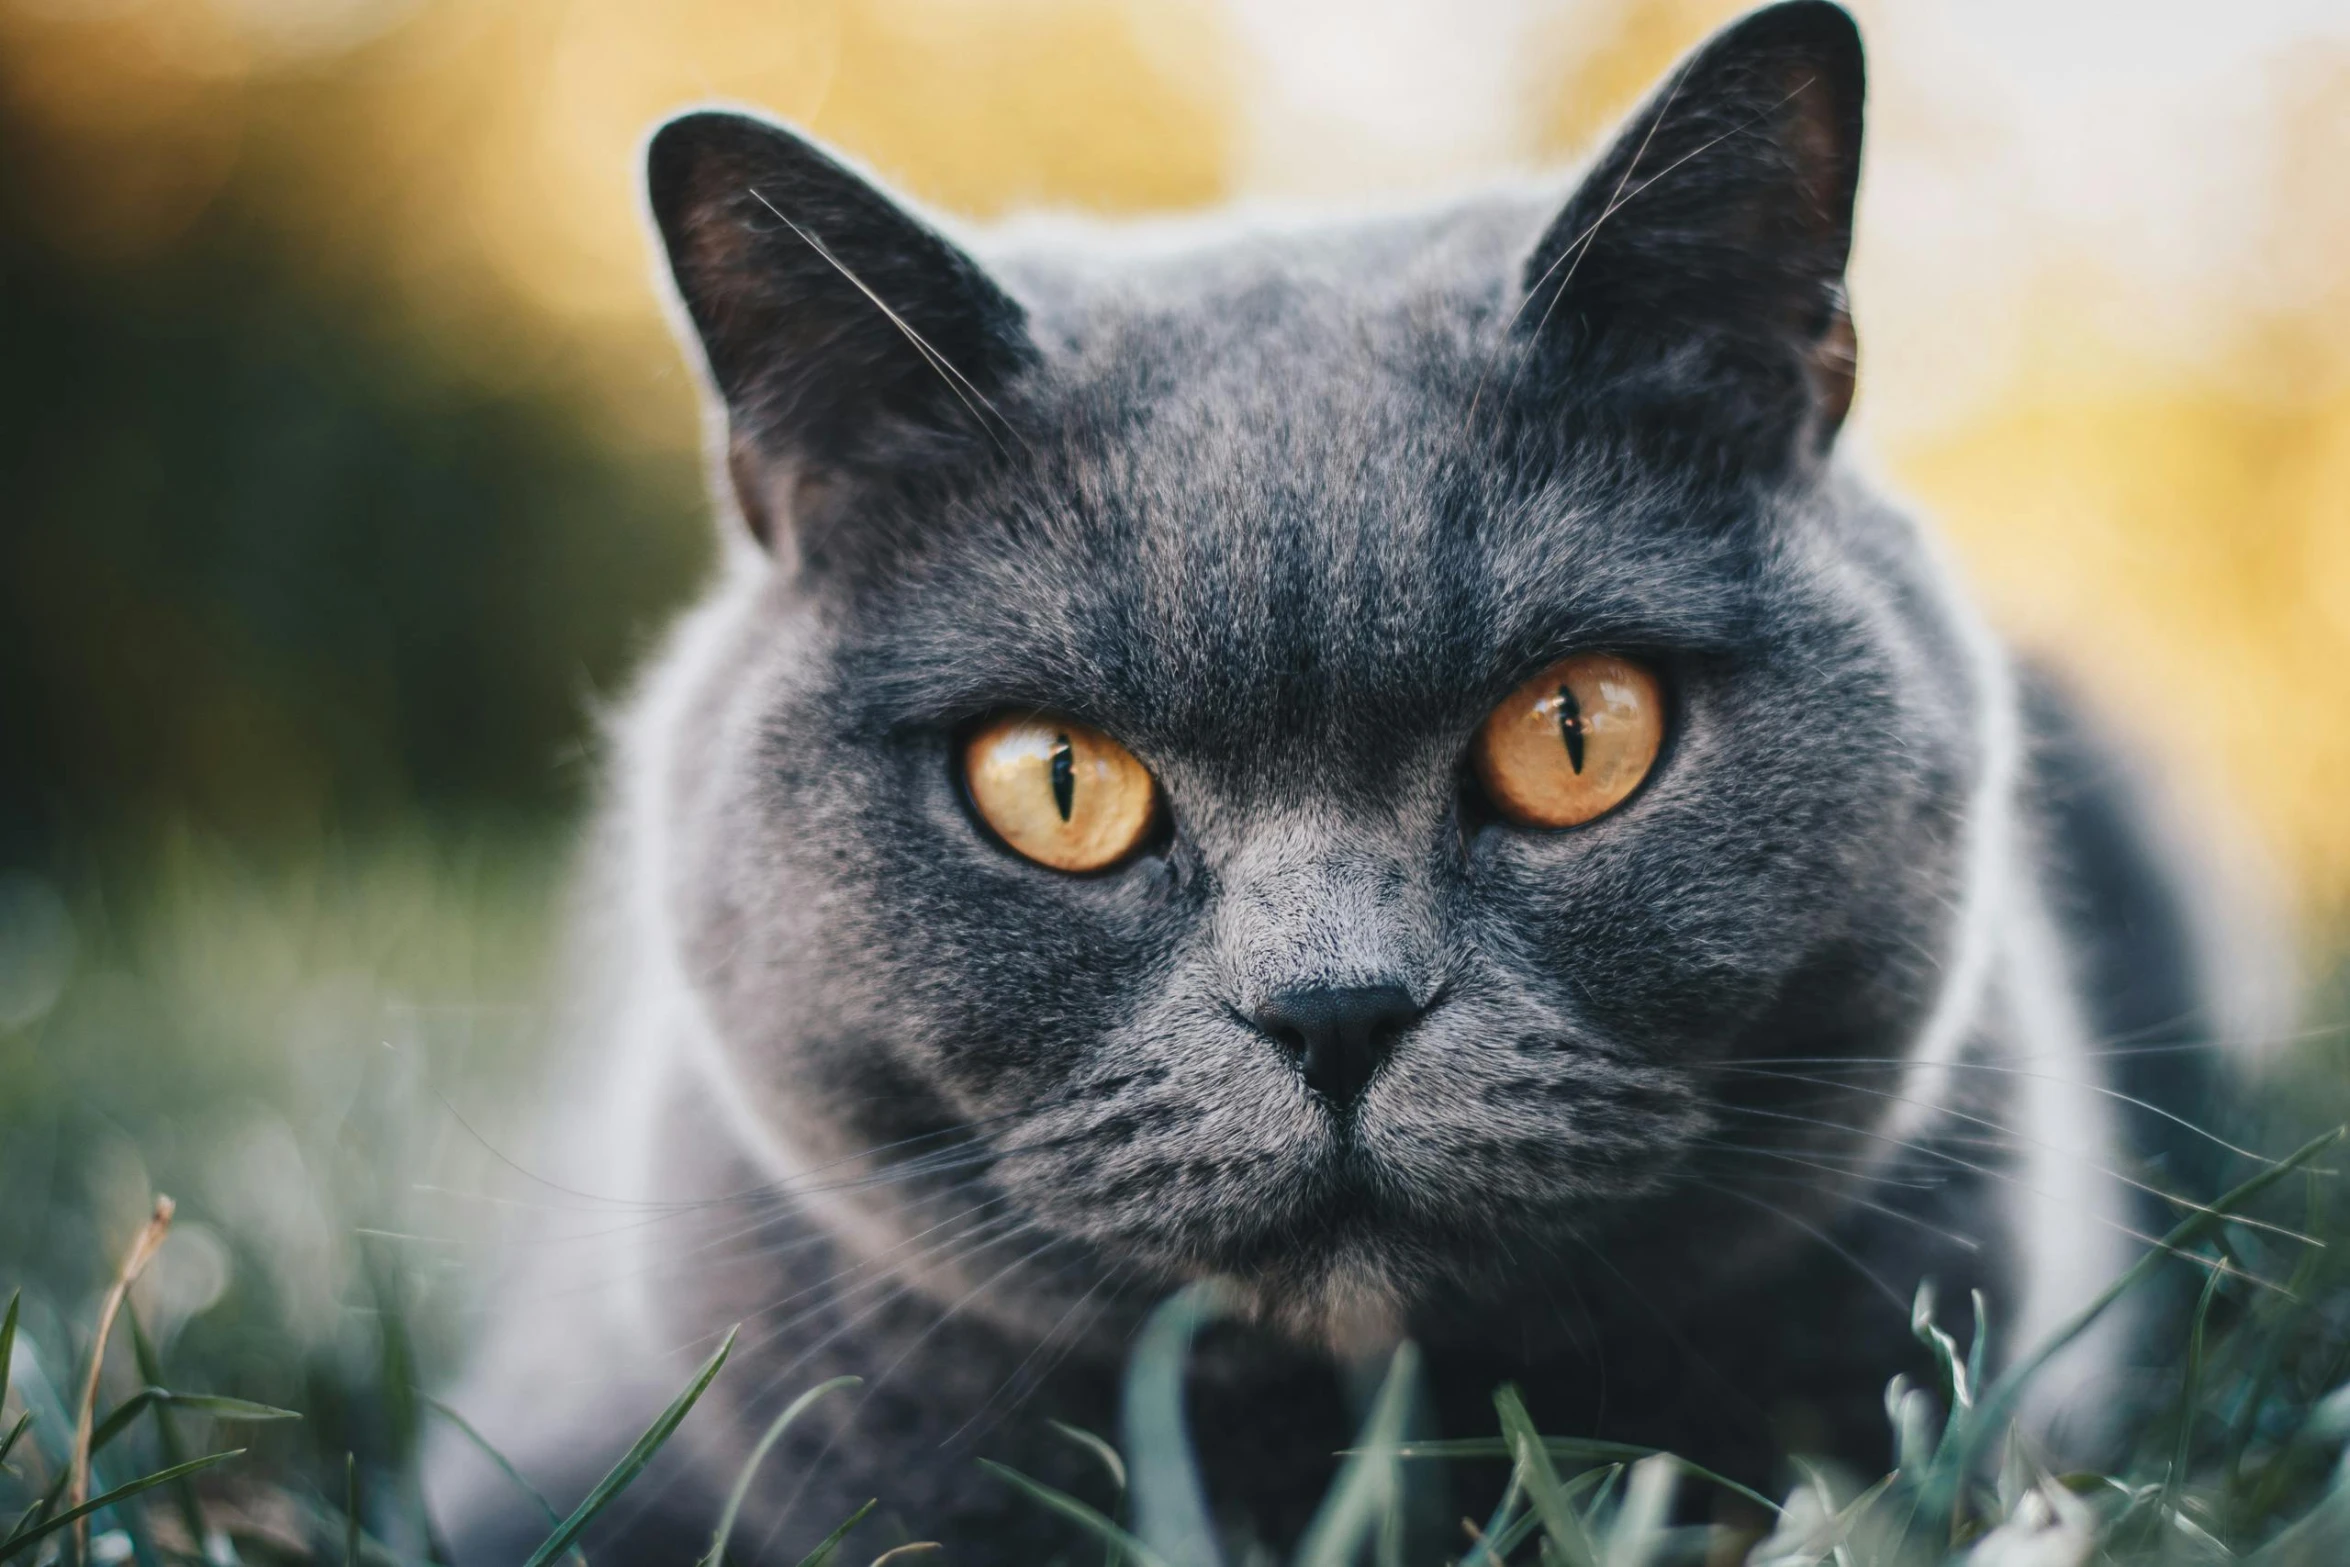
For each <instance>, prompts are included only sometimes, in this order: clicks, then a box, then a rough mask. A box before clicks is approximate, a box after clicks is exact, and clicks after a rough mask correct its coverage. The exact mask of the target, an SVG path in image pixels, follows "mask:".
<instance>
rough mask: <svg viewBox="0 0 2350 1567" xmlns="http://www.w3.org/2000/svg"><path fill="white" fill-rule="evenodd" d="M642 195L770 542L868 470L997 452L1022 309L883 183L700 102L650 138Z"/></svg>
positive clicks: (753, 521)
mask: <svg viewBox="0 0 2350 1567" xmlns="http://www.w3.org/2000/svg"><path fill="white" fill-rule="evenodd" d="M645 190H646V197H647V201H648V204H649V206H650V207H651V210H652V215H653V220H654V223H655V225H656V227H657V228H658V229H659V231H660V235H661V240H662V244H663V246H664V248H665V250H666V253H667V256H668V261H669V268H670V274H671V276H672V278H673V279H674V280H675V282H676V286H677V293H678V297H679V299H680V301H681V302H682V303H683V305H684V306H685V311H686V315H687V317H688V319H689V320H690V321H691V322H692V324H693V328H694V333H695V336H696V338H697V339H698V341H699V343H700V346H701V349H702V352H703V355H704V356H705V358H706V360H707V362H708V365H709V370H710V378H711V381H712V382H713V384H714V385H715V387H716V390H717V392H718V395H719V396H720V397H721V398H723V399H724V402H725V405H726V419H727V429H728V446H727V453H726V468H727V473H728V476H729V478H730V480H731V481H732V484H733V488H734V490H735V494H736V498H737V501H738V503H739V504H740V506H741V509H742V511H743V514H744V517H745V519H746V521H748V522H749V524H750V526H751V528H752V530H753V532H754V533H756V534H758V535H759V536H760V538H761V539H762V541H763V542H766V543H768V544H769V545H770V546H771V547H774V546H776V545H778V544H779V543H780V542H781V540H780V537H779V534H780V533H781V531H782V530H784V529H786V528H790V527H793V526H795V525H802V524H805V523H806V522H807V521H808V520H809V518H810V516H811V515H812V514H813V513H815V512H818V511H820V510H822V509H823V503H825V502H826V501H827V500H829V499H831V498H835V497H838V496H841V495H843V494H846V493H850V492H851V491H853V490H854V489H855V487H856V486H857V484H858V483H859V481H861V480H870V479H875V478H881V477H890V478H901V479H902V478H906V477H909V476H914V475H918V474H920V473H921V472H923V471H925V470H935V469H938V468H940V467H943V466H951V465H952V464H955V463H957V462H962V461H968V460H971V459H972V458H974V457H977V456H981V455H984V453H986V452H987V451H989V450H991V449H998V448H1000V447H1001V445H1002V443H1003V439H1004V430H1003V428H1002V423H1003V416H1002V414H1001V412H1000V411H999V410H998V407H997V398H998V397H999V395H1000V394H1001V393H1002V392H1003V391H1004V389H1005V388H1006V387H1007V386H1008V384H1009V383H1010V382H1011V381H1012V380H1013V379H1014V378H1016V377H1017V376H1018V375H1019V374H1020V372H1021V371H1022V370H1023V369H1024V368H1025V367H1026V366H1027V365H1029V364H1030V363H1031V362H1032V361H1033V358H1034V349H1033V346H1032V344H1031V342H1030V339H1029V337H1028V333H1027V327H1026V318H1025V314H1024V312H1023V311H1022V310H1021V308H1020V306H1019V304H1018V303H1017V302H1016V301H1014V300H1013V299H1012V298H1011V296H1010V295H1008V294H1007V293H1005V292H1004V290H1003V289H1002V288H1000V287H999V286H998V285H997V284H996V283H995V281H994V280H993V279H991V278H990V277H989V276H988V275H987V274H986V272H985V271H983V270H982V269H981V268H980V266H979V265H978V263H977V262H975V261H974V260H972V259H971V257H970V256H968V255H967V254H965V253H964V252H963V251H962V250H961V249H960V248H958V247H957V246H955V245H954V244H953V243H952V242H951V241H949V240H948V239H947V238H946V237H945V236H944V235H942V234H940V233H939V232H938V230H937V229H936V228H934V227H932V226H931V225H930V224H928V223H926V222H925V221H923V220H922V219H921V218H920V217H918V216H917V215H915V213H914V212H913V211H911V210H910V209H909V208H908V207H907V206H906V204H904V203H903V202H901V201H899V200H897V199H896V198H894V197H892V196H890V195H889V194H887V193H886V192H885V191H883V190H882V189H881V187H880V186H879V185H878V184H877V183H876V182H875V181H873V180H871V179H869V178H867V177H865V176H863V175H860V174H858V173H856V172H854V171H853V170H851V169H850V168H849V167H848V166H847V165H846V164H844V163H843V162H842V161H841V160H839V159H838V158H835V157H834V156H832V155H831V154H830V153H828V152H826V151H824V150H823V149H821V148H819V147H817V146H816V145H815V144H814V143H812V142H810V141H808V140H806V139H805V138H803V137H800V136H798V135H796V134H794V133H793V132H791V131H788V130H786V129H784V128H783V127H782V126H779V125H775V124H772V123H770V122H768V121H765V120H761V119H757V118H754V117H752V116H749V115H744V114H735V113H726V112H719V111H697V112H694V113H690V114H685V115H680V116H679V117H677V118H676V119H673V120H670V121H669V122H667V123H666V124H664V125H662V126H661V127H660V128H659V129H658V130H656V131H655V132H654V133H653V136H652V137H651V139H650V140H649V142H648V143H647V144H646V150H645ZM803 542H806V541H803Z"/></svg>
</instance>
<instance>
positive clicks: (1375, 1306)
mask: <svg viewBox="0 0 2350 1567" xmlns="http://www.w3.org/2000/svg"><path fill="white" fill-rule="evenodd" d="M1217 1283H1218V1284H1219V1285H1220V1286H1221V1287H1222V1290H1223V1293H1224V1295H1225V1298H1226V1300H1227V1301H1228V1302H1230V1303H1231V1305H1232V1306H1233V1308H1234V1310H1235V1311H1236V1312H1237V1314H1239V1315H1241V1316H1244V1317H1246V1318H1248V1319H1249V1320H1251V1321H1254V1322H1256V1323H1259V1324H1260V1325H1262V1326H1265V1327H1269V1328H1272V1329H1273V1330H1275V1331H1276V1332H1279V1333H1281V1334H1283V1335H1285V1336H1286V1337H1288V1338H1291V1339H1293V1340H1295V1341H1297V1342H1298V1343H1301V1344H1306V1345H1311V1346H1313V1347H1315V1348H1317V1349H1323V1350H1327V1351H1328V1352H1329V1353H1330V1354H1332V1355H1334V1356H1336V1357H1338V1358H1339V1359H1341V1360H1361V1359H1368V1358H1371V1357H1375V1356H1379V1355H1384V1354H1386V1353H1388V1352H1390V1351H1392V1350H1393V1349H1394V1348H1395V1346H1396V1345H1398V1344H1400V1343H1401V1342H1402V1341H1403V1339H1404V1336H1405V1333H1406V1322H1407V1321H1408V1317H1409V1312H1408V1309H1407V1305H1408V1303H1407V1302H1406V1301H1405V1300H1404V1298H1403V1296H1402V1294H1401V1293H1400V1292H1399V1291H1398V1290H1397V1289H1396V1287H1395V1281H1394V1276H1393V1274H1392V1273H1391V1272H1390V1271H1389V1270H1387V1269H1386V1268H1384V1267H1383V1266H1381V1265H1380V1263H1379V1262H1378V1260H1377V1259H1376V1258H1374V1257H1372V1256H1369V1255H1367V1254H1365V1253H1363V1252H1360V1251H1357V1250H1355V1249H1353V1248H1343V1249H1339V1250H1336V1251H1333V1252H1331V1253H1330V1254H1329V1255H1328V1257H1327V1260H1326V1261H1325V1262H1324V1263H1322V1265H1320V1266H1316V1267H1310V1268H1301V1269H1296V1270H1284V1271H1283V1272H1282V1273H1280V1274H1279V1275H1277V1276H1276V1275H1266V1274H1258V1275H1223V1276H1220V1277H1219V1278H1218V1280H1217Z"/></svg>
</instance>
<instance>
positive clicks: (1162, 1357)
mask: <svg viewBox="0 0 2350 1567" xmlns="http://www.w3.org/2000/svg"><path fill="white" fill-rule="evenodd" d="M1221 1301H1222V1297H1221V1296H1220V1295H1219V1294H1218V1293H1217V1290H1216V1288H1215V1286H1214V1284H1212V1283H1209V1282H1206V1281H1203V1282H1200V1283H1197V1284H1190V1285H1186V1286H1185V1287H1184V1288H1183V1289H1181V1290H1178V1291H1177V1292H1176V1293H1175V1294H1174V1295H1172V1296H1170V1297H1168V1299H1167V1300H1166V1301H1164V1302H1163V1303H1161V1304H1160V1305H1159V1307H1158V1308H1157V1309H1156V1310H1154V1311H1153V1312H1152V1313H1151V1314H1150V1317H1149V1319H1148V1320H1147V1321H1145V1322H1144V1323H1143V1326H1142V1332H1141V1334H1140V1335H1139V1336H1138V1337H1137V1339H1136V1341H1135V1345H1134V1354H1133V1356H1132V1357H1131V1358H1130V1359H1129V1360H1128V1361H1127V1363H1126V1386H1125V1393H1124V1396H1123V1398H1122V1399H1121V1400H1120V1404H1119V1412H1118V1424H1119V1432H1120V1435H1122V1436H1123V1437H1124V1438H1125V1440H1126V1461H1127V1465H1128V1469H1129V1474H1130V1476H1131V1479H1132V1482H1133V1483H1132V1486H1131V1488H1130V1489H1129V1491H1128V1495H1129V1496H1130V1498H1131V1499H1132V1501H1133V1504H1134V1530H1135V1533H1137V1534H1139V1535H1140V1536H1141V1537H1142V1538H1143V1539H1145V1540H1148V1541H1149V1542H1150V1544H1151V1549H1152V1550H1154V1551H1156V1552H1158V1553H1159V1555H1160V1556H1162V1557H1164V1558H1165V1559H1166V1560H1168V1561H1170V1562H1173V1563H1175V1564H1176V1567H1218V1564H1219V1563H1221V1562H1222V1560H1223V1554H1224V1553H1223V1552H1222V1550H1220V1549H1219V1548H1218V1546H1217V1544H1216V1526H1215V1523H1214V1521H1213V1520H1212V1519H1211V1518H1210V1516H1209V1514H1208V1499H1207V1493H1206V1490H1205V1489H1204V1488H1203V1487H1202V1486H1201V1484H1200V1477H1199V1464H1198V1462H1197V1460H1196V1459H1195V1458H1194V1457H1193V1454H1192V1446H1191V1432H1190V1426H1189V1422H1188V1421H1187V1420H1186V1419H1185V1418H1184V1413H1183V1370H1184V1366H1185V1364H1186V1363H1187V1362H1188V1361H1189V1360H1190V1358H1191V1341H1192V1337H1193V1335H1195V1334H1197V1333H1198V1332H1199V1330H1200V1329H1201V1328H1202V1327H1204V1326H1205V1325H1206V1324H1208V1323H1209V1322H1211V1321H1213V1320H1214V1319H1215V1318H1216V1317H1217V1316H1218V1315H1219V1314H1220V1313H1221V1311H1222V1304H1221Z"/></svg>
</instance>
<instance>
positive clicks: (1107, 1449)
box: [1045, 1419, 1126, 1567]
mask: <svg viewBox="0 0 2350 1567" xmlns="http://www.w3.org/2000/svg"><path fill="white" fill-rule="evenodd" d="M1045 1424H1046V1425H1048V1426H1051V1427H1052V1428H1053V1429H1054V1430H1055V1431H1058V1432H1059V1433H1060V1434H1061V1435H1063V1436H1065V1437H1067V1438H1068V1439H1069V1440H1070V1441H1072V1442H1074V1443H1076V1444H1077V1445H1078V1446H1079V1447H1082V1448H1084V1449H1085V1450H1086V1452H1088V1453H1090V1454H1092V1455H1093V1457H1094V1458H1095V1459H1096V1460H1097V1461H1098V1462H1099V1463H1100V1464H1101V1466H1102V1467H1103V1468H1104V1469H1107V1470H1108V1471H1109V1472H1110V1481H1111V1483H1112V1484H1114V1485H1115V1486H1116V1487H1117V1488H1118V1500H1117V1503H1116V1506H1117V1508H1118V1510H1119V1511H1121V1512H1123V1511H1125V1508H1126V1460H1125V1459H1123V1458H1120V1457H1119V1456H1118V1450H1117V1449H1116V1448H1114V1447H1112V1446H1111V1445H1110V1444H1109V1443H1108V1442H1105V1441H1103V1440H1102V1439H1101V1438H1100V1437H1098V1436H1096V1435H1094V1434H1093V1433H1092V1432H1091V1431H1088V1430H1086V1429H1085V1428H1084V1427H1083V1426H1073V1425H1071V1424H1069V1423H1068V1422H1067V1421H1065V1420H1051V1419H1048V1420H1046V1421H1045ZM1104 1549H1105V1550H1106V1551H1108V1553H1109V1554H1108V1555H1106V1556H1104V1557H1103V1558H1102V1564H1103V1567H1118V1548H1117V1547H1116V1546H1114V1545H1113V1546H1106V1547H1104Z"/></svg>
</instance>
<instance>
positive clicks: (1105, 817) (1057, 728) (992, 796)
mask: <svg viewBox="0 0 2350 1567" xmlns="http://www.w3.org/2000/svg"><path fill="white" fill-rule="evenodd" d="M963 784H964V788H965V789H966V790H967V791H969V793H970V796H971V807H972V809H973V810H975V811H977V812H978V813H979V818H980V820H981V821H984V822H985V823H987V825H988V826H989V827H990V828H991V829H993V830H994V832H995V835H996V836H997V837H999V838H1001V839H1003V841H1004V842H1005V843H1006V844H1008V845H1009V846H1010V847H1012V848H1013V849H1015V850H1017V851H1018V852H1019V853H1021V854H1023V855H1026V856H1027V857H1028V858H1029V859H1032V860H1034V861H1036V863H1037V864H1039V865H1049V866H1051V867H1052V868H1053V869H1054V870H1057V871H1069V872H1072V873H1076V872H1083V871H1098V870H1105V869H1107V868H1108V867H1110V866H1112V865H1115V864H1117V863H1118V862H1119V861H1120V860H1122V859H1124V858H1126V856H1127V855H1129V854H1131V853H1133V852H1134V850H1135V849H1136V848H1137V847H1138V846H1139V845H1140V844H1141V843H1142V840H1143V839H1144V838H1145V837H1147V836H1148V835H1149V833H1150V830H1151V826H1152V824H1153V823H1154V822H1155V821H1156V820H1157V817H1158V805H1159V790H1158V785H1157V784H1156V783H1155V782H1154V781H1153V780H1152V778H1151V775H1150V769H1149V768H1147V767H1144V766H1143V765H1142V763H1141V762H1140V761H1138V760H1136V758H1135V755H1134V753H1133V752H1132V751H1129V750H1127V749H1126V747H1124V746H1122V745H1120V744H1119V743H1118V742H1117V741H1115V740H1113V739H1111V738H1110V737H1109V736H1108V735H1106V734H1103V733H1102V732H1101V731H1100V730H1099V729H1096V728H1094V727H1093V726H1092V725H1091V724H1081V723H1079V722H1077V721H1076V720H1075V719H1072V718H1058V717H1055V716H1053V715H1052V714H1050V713H1042V714H1038V713H1022V714H1007V715H1006V716H1004V717H1002V718H997V719H994V720H992V721H990V722H988V723H986V724H984V725H982V726H981V727H980V728H979V729H978V730H977V731H976V732H975V733H973V734H972V736H971V738H970V739H969V740H967V741H966V742H964V746H963Z"/></svg>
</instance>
